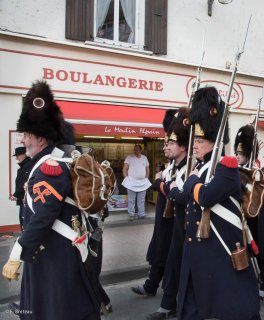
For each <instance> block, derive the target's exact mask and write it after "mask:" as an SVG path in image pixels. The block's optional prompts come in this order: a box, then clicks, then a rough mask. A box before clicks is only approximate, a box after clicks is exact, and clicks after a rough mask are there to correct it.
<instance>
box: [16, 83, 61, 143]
mask: <svg viewBox="0 0 264 320" xmlns="http://www.w3.org/2000/svg"><path fill="white" fill-rule="evenodd" d="M63 123H64V119H63V116H62V112H61V110H60V108H59V107H58V105H57V104H56V102H55V101H54V97H53V94H52V92H51V90H50V87H49V85H48V84H47V83H46V82H45V81H37V82H35V83H33V85H32V87H31V88H30V90H29V91H28V93H27V95H26V97H25V100H24V103H23V109H22V112H21V114H20V117H19V119H18V122H17V131H18V132H29V133H32V134H34V135H36V136H39V137H44V138H46V139H47V141H48V143H49V144H54V145H56V144H60V143H61V142H62V141H63V139H64V134H63V128H62V126H63Z"/></svg>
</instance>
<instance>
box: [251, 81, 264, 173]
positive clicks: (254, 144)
mask: <svg viewBox="0 0 264 320" xmlns="http://www.w3.org/2000/svg"><path fill="white" fill-rule="evenodd" d="M263 95H264V85H263V87H262V96H261V98H259V100H258V109H257V114H256V118H255V123H254V138H253V145H252V152H251V155H250V159H249V168H250V169H252V167H253V164H254V162H255V160H256V154H257V145H258V139H257V126H258V118H259V112H260V108H261V102H262V99H263Z"/></svg>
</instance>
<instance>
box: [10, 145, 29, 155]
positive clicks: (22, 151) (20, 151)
mask: <svg viewBox="0 0 264 320" xmlns="http://www.w3.org/2000/svg"><path fill="white" fill-rule="evenodd" d="M26 152H27V150H26V148H25V147H17V148H15V153H14V154H13V157H15V156H19V155H20V154H25V153H26Z"/></svg>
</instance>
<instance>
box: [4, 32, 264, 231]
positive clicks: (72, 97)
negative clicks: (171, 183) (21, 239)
mask: <svg viewBox="0 0 264 320" xmlns="http://www.w3.org/2000/svg"><path fill="white" fill-rule="evenodd" d="M0 39H1V42H0V43H1V44H0V55H1V56H0V64H1V73H0V101H1V104H0V108H1V114H2V118H1V119H2V120H1V126H0V134H1V137H2V153H3V155H5V157H4V160H3V162H2V165H1V178H2V184H1V186H0V188H1V192H0V197H1V203H2V206H3V210H1V220H0V221H1V223H0V232H7V231H12V230H15V229H16V226H17V224H18V208H17V207H16V206H15V204H14V203H13V202H11V201H9V200H8V198H9V195H10V194H12V192H14V180H15V177H16V170H17V165H16V162H15V159H14V157H12V154H13V151H14V148H15V147H17V146H18V145H19V143H20V136H19V134H17V133H16V132H15V129H16V121H17V119H18V117H19V114H20V112H21V108H22V103H23V97H24V96H25V94H26V92H27V90H28V89H29V87H30V86H31V83H32V82H34V81H35V80H40V79H44V80H46V81H47V82H48V83H49V85H50V86H51V89H52V91H53V93H54V95H55V99H56V101H57V103H58V105H59V106H60V107H61V110H62V112H63V114H64V117H65V119H67V120H68V121H70V122H71V123H72V124H73V125H74V127H75V130H76V140H77V144H78V145H81V146H82V147H83V150H84V151H85V150H86V151H87V152H92V153H93V155H94V156H95V158H96V160H98V161H102V160H105V159H107V160H109V161H110V162H111V164H112V166H113V168H114V170H115V173H116V175H117V178H118V188H117V190H116V194H117V195H123V194H124V192H125V190H123V189H122V186H121V181H122V173H121V170H122V166H123V161H124V158H125V157H126V156H127V155H128V154H130V153H131V152H132V150H133V147H134V144H135V143H140V144H141V145H142V146H143V149H144V154H145V155H146V156H147V157H148V159H149V162H150V168H151V179H153V177H154V174H155V172H156V171H157V170H158V169H159V166H160V165H161V164H162V162H163V161H164V158H163V151H162V147H163V136H164V132H163V129H162V124H161V123H162V119H163V117H164V113H165V111H166V110H167V109H168V108H178V107H180V106H186V105H187V104H188V100H189V96H190V92H191V90H192V84H193V81H194V79H195V75H196V66H192V65H183V64H180V63H176V62H174V61H169V60H166V59H162V58H157V57H152V56H147V55H144V54H138V53H136V52H128V51H118V50H113V49H110V48H97V47H94V46H85V45H76V44H69V43H62V42H51V41H47V40H45V39H39V38H33V37H26V36H18V35H12V34H8V33H5V32H1V33H0ZM201 79H202V81H201V85H205V84H207V83H210V84H211V85H215V86H216V87H217V88H218V90H219V93H220V95H221V96H222V98H223V99H225V97H226V95H227V90H228V85H229V80H230V71H224V70H212V69H208V68H204V70H203V72H202V76H201ZM236 81H237V82H235V85H234V90H233V92H232V95H231V107H232V110H231V114H230V122H229V126H230V128H231V127H232V130H234V131H235V130H236V129H238V128H239V127H240V126H241V125H242V124H241V123H245V124H246V123H249V122H251V121H252V117H253V116H252V115H254V114H255V113H256V107H257V100H258V98H259V96H260V94H261V88H262V85H263V84H262V79H259V78H253V77H248V76H243V75H239V76H238V77H237V79H236ZM261 130H262V129H261ZM234 136H235V133H234V134H233V133H232V134H231V143H230V147H229V152H230V153H232V147H231V146H232V143H233V139H234ZM147 200H148V201H152V202H155V195H154V194H153V193H152V192H151V191H150V192H149V193H148V199H147ZM120 209H121V208H120ZM7 213H8V214H7Z"/></svg>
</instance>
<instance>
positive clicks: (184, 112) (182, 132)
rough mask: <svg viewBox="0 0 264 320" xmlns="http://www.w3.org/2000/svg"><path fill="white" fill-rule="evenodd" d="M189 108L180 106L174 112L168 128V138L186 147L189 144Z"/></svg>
mask: <svg viewBox="0 0 264 320" xmlns="http://www.w3.org/2000/svg"><path fill="white" fill-rule="evenodd" d="M189 115H190V109H189V108H186V107H181V108H180V109H179V110H178V111H176V112H175V114H174V116H173V119H172V121H171V124H170V127H169V129H168V132H167V134H168V140H172V141H175V142H177V143H178V145H179V146H185V147H186V149H187V148H188V145H189V132H190V120H189Z"/></svg>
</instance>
